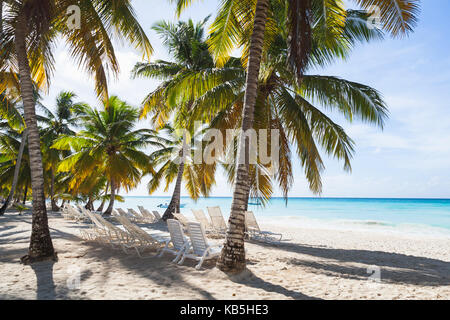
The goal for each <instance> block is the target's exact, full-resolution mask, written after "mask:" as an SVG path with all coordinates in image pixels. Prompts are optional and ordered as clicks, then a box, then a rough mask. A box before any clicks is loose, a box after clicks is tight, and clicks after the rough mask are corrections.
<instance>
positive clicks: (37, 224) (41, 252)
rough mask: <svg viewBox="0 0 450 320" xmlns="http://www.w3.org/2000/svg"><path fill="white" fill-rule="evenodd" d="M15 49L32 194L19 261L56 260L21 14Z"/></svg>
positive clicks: (16, 31) (24, 29)
mask: <svg viewBox="0 0 450 320" xmlns="http://www.w3.org/2000/svg"><path fill="white" fill-rule="evenodd" d="M15 33H16V34H15V49H16V54H17V62H18V65H19V79H20V93H21V96H22V102H23V108H24V114H25V123H26V125H27V130H28V153H29V156H30V169H31V190H32V193H33V218H32V227H31V238H30V247H29V249H28V255H26V256H24V257H22V258H21V261H22V263H27V264H28V263H32V262H35V261H42V260H47V259H50V258H52V259H56V253H55V251H54V249H53V243H52V239H51V237H50V231H49V229H48V218H47V210H46V207H45V195H44V169H43V167H42V154H41V145H40V139H39V131H38V126H37V121H36V110H35V101H34V95H33V82H32V80H31V70H30V65H29V62H28V56H27V49H26V40H25V39H26V34H27V24H26V20H25V16H24V15H23V14H20V16H19V17H18V20H17V24H16V30H15Z"/></svg>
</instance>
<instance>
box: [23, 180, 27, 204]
mask: <svg viewBox="0 0 450 320" xmlns="http://www.w3.org/2000/svg"><path fill="white" fill-rule="evenodd" d="M27 195H28V182H27V183H26V184H25V190H24V191H23V201H22V204H23V205H25V203H26V202H27Z"/></svg>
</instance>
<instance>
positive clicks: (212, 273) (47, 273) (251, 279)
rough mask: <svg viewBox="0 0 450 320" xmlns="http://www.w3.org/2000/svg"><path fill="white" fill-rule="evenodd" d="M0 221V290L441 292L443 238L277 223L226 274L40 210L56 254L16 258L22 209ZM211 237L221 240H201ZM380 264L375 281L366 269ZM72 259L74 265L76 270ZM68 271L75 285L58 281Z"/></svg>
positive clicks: (51, 294) (107, 295) (95, 294)
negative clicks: (100, 237) (109, 239)
mask: <svg viewBox="0 0 450 320" xmlns="http://www.w3.org/2000/svg"><path fill="white" fill-rule="evenodd" d="M1 219H2V220H1V222H0V252H1V255H0V267H1V268H2V270H3V273H2V281H1V282H0V299H37V298H38V299H126V300H128V299H143V300H149V299H169V300H171V299H258V300H261V299H349V300H353V299H369V300H371V299H449V298H450V250H449V249H448V248H449V247H450V239H428V238H423V237H404V236H403V237H400V236H393V235H390V236H389V235H379V234H375V233H367V232H366V233H364V232H359V231H338V230H334V231H331V230H320V229H308V228H298V227H290V228H287V227H279V226H274V225H269V224H267V223H266V222H265V221H263V220H261V222H260V224H261V228H262V229H264V230H270V231H273V232H277V231H281V232H283V233H284V235H285V238H286V239H287V240H288V241H283V242H282V243H281V244H278V245H267V244H263V243H258V242H253V241H252V242H248V243H246V249H247V259H248V263H247V266H248V272H247V273H246V274H245V275H244V276H242V277H241V278H239V279H230V278H228V277H227V276H225V275H224V274H223V273H221V272H220V271H218V270H217V269H216V268H214V264H213V263H211V262H209V263H207V264H205V266H204V267H203V268H202V269H201V270H199V271H197V270H195V269H194V268H193V266H194V265H195V264H194V263H193V262H192V261H188V260H187V261H186V263H185V264H183V265H182V266H178V265H176V264H173V263H171V262H170V261H171V260H172V259H173V257H172V256H171V255H164V257H162V258H147V259H140V258H138V257H137V256H136V255H127V254H125V253H124V252H123V251H121V250H117V249H111V248H110V247H103V246H101V245H98V244H94V243H89V242H85V241H82V240H81V239H80V238H79V228H80V224H77V223H75V222H72V221H68V220H64V219H63V218H61V217H58V216H56V215H55V214H52V213H51V214H49V226H50V229H51V233H52V237H53V242H54V246H55V249H56V250H57V251H58V257H59V261H58V262H57V263H55V264H51V263H40V264H36V265H33V266H32V267H30V266H23V265H20V264H19V262H18V259H19V258H20V256H22V255H23V254H25V253H26V251H27V247H28V241H29V235H30V227H31V225H30V222H31V215H30V214H26V215H23V216H18V215H13V214H11V213H7V215H6V216H5V217H2V218H1ZM210 241H211V242H212V243H221V242H222V241H223V240H220V239H219V240H210ZM373 267H377V268H380V275H381V279H380V282H374V281H372V279H369V277H370V274H369V273H368V270H369V268H373ZM77 268H78V269H77ZM74 270H75V271H76V270H78V271H79V274H80V288H79V289H68V287H67V284H68V283H71V277H73V272H74Z"/></svg>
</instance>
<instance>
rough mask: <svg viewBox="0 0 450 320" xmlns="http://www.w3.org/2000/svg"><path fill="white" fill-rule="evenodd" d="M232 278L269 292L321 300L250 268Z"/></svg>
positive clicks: (242, 283)
mask: <svg viewBox="0 0 450 320" xmlns="http://www.w3.org/2000/svg"><path fill="white" fill-rule="evenodd" d="M230 280H231V281H233V282H235V283H239V284H241V285H245V286H248V287H252V288H256V289H263V290H264V291H266V292H269V293H278V294H282V295H284V296H286V297H289V298H293V299H295V300H321V299H319V298H316V297H311V296H307V295H305V294H303V293H301V292H299V291H293V290H290V289H288V288H285V287H283V286H280V285H277V284H273V283H271V282H268V281H266V280H264V279H262V278H260V277H258V276H256V275H255V274H254V273H253V272H251V271H250V270H248V269H247V270H246V271H244V273H243V276H242V275H241V276H238V277H234V276H230Z"/></svg>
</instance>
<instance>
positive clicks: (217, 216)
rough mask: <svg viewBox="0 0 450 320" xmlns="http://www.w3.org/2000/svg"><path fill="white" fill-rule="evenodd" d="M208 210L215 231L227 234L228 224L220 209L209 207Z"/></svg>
mask: <svg viewBox="0 0 450 320" xmlns="http://www.w3.org/2000/svg"><path fill="white" fill-rule="evenodd" d="M207 209H208V214H209V217H210V218H211V223H212V227H213V229H214V230H215V231H216V232H217V233H220V234H224V233H226V232H227V224H226V223H225V219H224V218H223V215H222V211H221V210H220V207H207Z"/></svg>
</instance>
